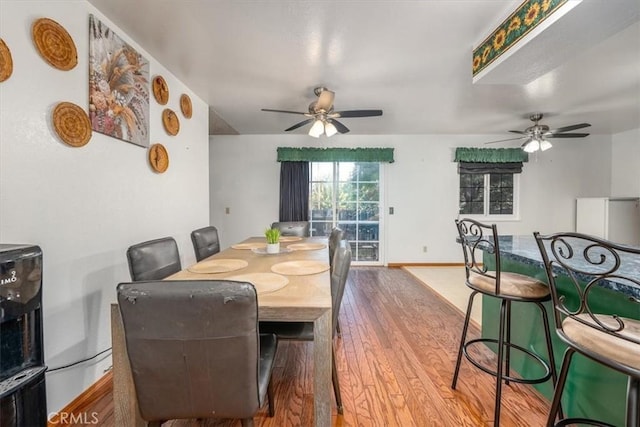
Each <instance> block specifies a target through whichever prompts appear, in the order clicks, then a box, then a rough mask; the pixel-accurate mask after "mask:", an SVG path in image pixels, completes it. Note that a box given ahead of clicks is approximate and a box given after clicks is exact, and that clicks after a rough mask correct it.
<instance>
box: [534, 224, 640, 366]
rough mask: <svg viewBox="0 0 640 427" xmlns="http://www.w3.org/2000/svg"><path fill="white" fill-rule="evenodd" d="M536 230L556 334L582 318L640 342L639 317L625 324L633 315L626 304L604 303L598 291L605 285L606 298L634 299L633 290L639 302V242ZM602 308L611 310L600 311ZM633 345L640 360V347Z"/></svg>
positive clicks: (584, 322)
mask: <svg viewBox="0 0 640 427" xmlns="http://www.w3.org/2000/svg"><path fill="white" fill-rule="evenodd" d="M533 235H534V237H535V239H536V243H537V244H538V249H539V250H540V255H541V256H542V261H543V263H544V267H545V271H546V273H547V281H548V282H547V283H548V284H549V288H550V291H551V298H552V300H553V306H554V309H555V310H554V319H555V323H556V331H557V332H558V334H559V335H560V336H561V337H563V336H565V331H564V327H566V326H567V325H570V326H572V325H575V322H578V323H580V324H581V325H583V326H587V327H591V328H594V329H596V330H597V331H598V332H603V333H605V334H607V335H611V336H613V337H615V338H617V339H620V340H625V341H628V343H629V348H630V349H631V348H632V347H633V345H632V344H636V345H640V334H638V330H637V329H635V332H633V329H632V328H638V326H639V325H640V324H639V323H638V320H631V321H630V322H629V323H630V324H631V323H632V324H633V325H630V329H629V330H628V331H627V330H626V323H627V322H626V319H625V316H627V317H629V316H628V313H625V311H630V310H629V309H628V308H627V309H625V308H623V304H620V305H615V304H605V303H603V302H602V301H601V299H600V298H598V297H597V295H598V292H600V291H599V290H598V288H600V289H603V288H605V289H607V291H606V294H607V298H608V300H611V298H613V297H614V294H618V295H620V297H621V298H620V301H623V300H628V301H632V302H633V301H634V299H633V298H634V297H632V296H630V295H633V294H635V303H636V306H637V301H638V299H639V298H640V273H639V272H638V265H639V264H640V248H634V247H630V246H626V245H620V244H616V243H613V242H610V241H607V240H604V239H600V238H597V237H593V236H589V235H586V234H582V233H574V232H564V233H555V234H550V235H541V234H540V233H539V232H535V233H533ZM580 282H582V284H580ZM603 304H604V305H603ZM605 310H606V311H605ZM636 310H637V309H636ZM603 312H606V313H608V314H606V315H605V314H600V313H603ZM637 313H638V311H636V316H635V317H636V318H637ZM632 317H633V316H632ZM567 320H570V321H568V322H567ZM633 351H635V352H636V361H637V360H638V359H637V354H640V353H638V352H640V347H635V349H634V350H633ZM605 363H606V361H605ZM636 366H638V363H637V362H636ZM636 374H637V373H636Z"/></svg>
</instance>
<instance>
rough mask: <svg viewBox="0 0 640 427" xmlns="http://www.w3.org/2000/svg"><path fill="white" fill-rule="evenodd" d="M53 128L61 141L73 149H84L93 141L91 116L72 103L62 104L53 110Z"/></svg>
mask: <svg viewBox="0 0 640 427" xmlns="http://www.w3.org/2000/svg"><path fill="white" fill-rule="evenodd" d="M53 128H54V129H55V131H56V133H57V134H58V136H59V137H60V139H61V140H62V141H63V142H65V143H66V144H69V145H71V146H72V147H82V146H83V145H86V144H87V142H89V140H90V139H91V134H92V133H91V122H90V121H89V116H87V113H85V111H84V110H83V109H82V108H80V107H79V106H77V105H76V104H72V103H71V102H60V103H59V104H58V105H56V107H55V108H54V109H53Z"/></svg>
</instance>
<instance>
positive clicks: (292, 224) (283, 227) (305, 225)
mask: <svg viewBox="0 0 640 427" xmlns="http://www.w3.org/2000/svg"><path fill="white" fill-rule="evenodd" d="M271 228H277V229H278V230H280V235H281V236H298V237H309V236H310V235H311V226H310V224H309V221H285V222H274V223H273V224H271Z"/></svg>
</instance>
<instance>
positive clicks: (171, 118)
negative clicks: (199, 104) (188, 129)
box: [162, 108, 180, 136]
mask: <svg viewBox="0 0 640 427" xmlns="http://www.w3.org/2000/svg"><path fill="white" fill-rule="evenodd" d="M162 124H163V125H164V129H165V130H166V131H167V133H168V134H169V135H172V136H175V135H177V134H178V132H180V120H179V119H178V115H177V114H176V113H174V112H173V110H171V109H170V108H165V109H164V111H163V112H162Z"/></svg>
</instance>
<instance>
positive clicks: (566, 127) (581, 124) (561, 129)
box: [549, 123, 591, 133]
mask: <svg viewBox="0 0 640 427" xmlns="http://www.w3.org/2000/svg"><path fill="white" fill-rule="evenodd" d="M589 126H591V124H589V123H578V124H577V125H571V126H564V127H561V128H558V129H550V130H549V133H558V132H568V131H570V130H576V129H582V128H586V127H589Z"/></svg>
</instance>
